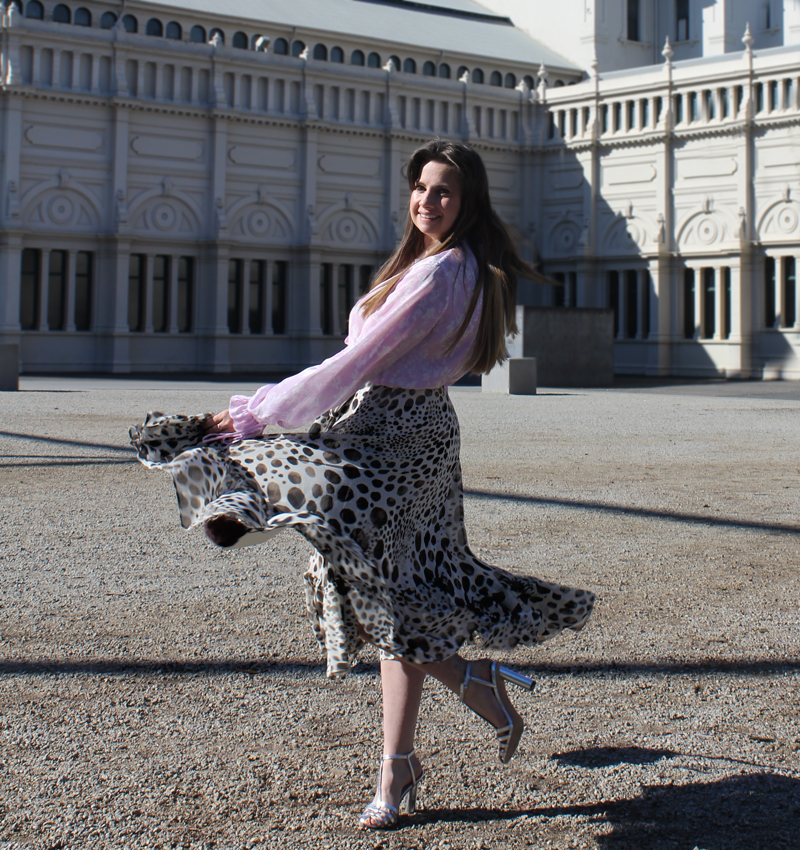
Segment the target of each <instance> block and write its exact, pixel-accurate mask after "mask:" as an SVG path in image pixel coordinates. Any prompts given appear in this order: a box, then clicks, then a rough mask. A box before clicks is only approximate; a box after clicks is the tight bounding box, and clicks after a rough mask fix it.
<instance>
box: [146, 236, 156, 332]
mask: <svg viewBox="0 0 800 850" xmlns="http://www.w3.org/2000/svg"><path fill="white" fill-rule="evenodd" d="M153 256H154V255H153V254H151V253H149V252H148V253H147V254H145V255H144V258H145V259H144V332H145V333H146V334H151V333H153Z"/></svg>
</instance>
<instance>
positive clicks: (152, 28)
mask: <svg viewBox="0 0 800 850" xmlns="http://www.w3.org/2000/svg"><path fill="white" fill-rule="evenodd" d="M144 32H145V35H155V36H158V37H161V36H162V35H164V26H163V24H162V23H161V21H159V20H158V18H150V20H149V21H148V22H147V25H146V26H145V28H144Z"/></svg>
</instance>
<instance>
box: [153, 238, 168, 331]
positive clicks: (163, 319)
mask: <svg viewBox="0 0 800 850" xmlns="http://www.w3.org/2000/svg"><path fill="white" fill-rule="evenodd" d="M153 330H154V331H156V333H166V332H167V331H168V330H169V257H167V256H165V255H163V254H157V255H156V256H155V257H153Z"/></svg>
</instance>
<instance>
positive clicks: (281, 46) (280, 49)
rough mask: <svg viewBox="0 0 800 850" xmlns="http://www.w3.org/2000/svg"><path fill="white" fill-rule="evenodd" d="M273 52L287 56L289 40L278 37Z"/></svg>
mask: <svg viewBox="0 0 800 850" xmlns="http://www.w3.org/2000/svg"><path fill="white" fill-rule="evenodd" d="M272 52H273V53H277V54H278V55H279V56H286V55H287V54H288V53H289V42H288V41H287V40H286V39H285V38H276V39H275V46H274V47H273V48H272Z"/></svg>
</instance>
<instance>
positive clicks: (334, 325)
mask: <svg viewBox="0 0 800 850" xmlns="http://www.w3.org/2000/svg"><path fill="white" fill-rule="evenodd" d="M341 268H342V264H341V263H331V293H330V296H331V313H332V314H333V315H332V316H331V317H330V319H331V335H332V336H341V331H340V330H339V273H340V270H341Z"/></svg>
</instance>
